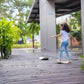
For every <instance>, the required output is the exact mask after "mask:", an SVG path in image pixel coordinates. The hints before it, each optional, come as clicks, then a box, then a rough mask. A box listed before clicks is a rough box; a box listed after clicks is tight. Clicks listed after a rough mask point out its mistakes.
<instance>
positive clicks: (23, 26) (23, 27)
mask: <svg viewBox="0 0 84 84" xmlns="http://www.w3.org/2000/svg"><path fill="white" fill-rule="evenodd" d="M15 21H18V24H16V26H17V27H18V28H19V29H20V30H21V33H20V37H21V38H22V40H23V42H24V43H26V36H27V35H28V25H27V23H26V21H24V20H23V19H22V18H21V19H20V20H15Z"/></svg>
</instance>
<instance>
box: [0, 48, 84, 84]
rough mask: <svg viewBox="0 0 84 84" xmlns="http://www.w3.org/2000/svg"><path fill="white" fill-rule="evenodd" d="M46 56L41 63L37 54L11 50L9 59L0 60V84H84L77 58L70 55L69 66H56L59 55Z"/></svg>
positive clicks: (79, 62)
mask: <svg viewBox="0 0 84 84" xmlns="http://www.w3.org/2000/svg"><path fill="white" fill-rule="evenodd" d="M75 53H76V52H75ZM48 54H49V55H48V56H49V58H50V59H49V60H48V61H41V60H39V53H36V54H32V53H31V52H28V50H27V49H13V55H12V57H10V59H8V60H0V84H84V73H82V72H81V68H80V67H79V66H80V65H81V59H80V58H79V56H75V55H72V54H71V58H72V63H71V64H57V63H56V60H57V58H58V57H59V55H58V54H57V53H48ZM64 58H66V57H65V55H64Z"/></svg>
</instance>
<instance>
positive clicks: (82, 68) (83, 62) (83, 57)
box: [80, 55, 84, 71]
mask: <svg viewBox="0 0 84 84" xmlns="http://www.w3.org/2000/svg"><path fill="white" fill-rule="evenodd" d="M80 58H81V59H82V65H80V67H81V70H82V71H84V56H83V55H80Z"/></svg>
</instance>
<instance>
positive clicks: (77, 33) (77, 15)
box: [69, 11, 82, 41]
mask: <svg viewBox="0 0 84 84" xmlns="http://www.w3.org/2000/svg"><path fill="white" fill-rule="evenodd" d="M71 16H72V17H73V18H71V19H70V23H69V26H70V28H71V30H72V32H71V35H72V36H73V37H76V39H77V41H81V40H82V34H81V11H77V12H74V13H72V14H71ZM74 25H75V26H76V29H73V27H74Z"/></svg>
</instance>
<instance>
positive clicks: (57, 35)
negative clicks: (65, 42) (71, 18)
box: [50, 33, 62, 38]
mask: <svg viewBox="0 0 84 84" xmlns="http://www.w3.org/2000/svg"><path fill="white" fill-rule="evenodd" d="M60 36H62V33H60V34H58V35H54V36H50V38H54V37H60Z"/></svg>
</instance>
